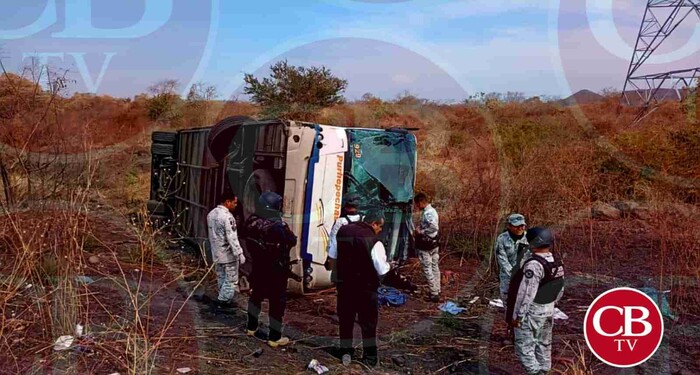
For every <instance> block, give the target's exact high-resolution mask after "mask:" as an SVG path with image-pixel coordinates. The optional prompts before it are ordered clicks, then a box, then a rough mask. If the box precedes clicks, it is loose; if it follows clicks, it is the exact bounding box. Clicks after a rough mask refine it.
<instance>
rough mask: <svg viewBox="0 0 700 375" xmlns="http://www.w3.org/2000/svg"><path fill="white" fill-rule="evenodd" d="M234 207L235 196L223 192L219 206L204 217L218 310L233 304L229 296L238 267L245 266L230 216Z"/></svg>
mask: <svg viewBox="0 0 700 375" xmlns="http://www.w3.org/2000/svg"><path fill="white" fill-rule="evenodd" d="M237 204H238V198H237V197H236V195H235V194H232V193H224V194H223V195H222V196H221V204H219V205H218V206H216V207H215V208H214V209H213V210H211V211H210V212H209V214H208V215H207V229H208V234H209V244H210V246H211V254H212V258H213V260H214V263H215V264H216V275H217V280H218V284H219V296H218V299H217V304H218V306H219V307H232V306H234V305H235V303H234V301H233V296H234V294H235V293H236V286H237V285H238V267H239V266H240V265H242V264H243V263H245V256H244V255H243V248H242V247H241V244H240V243H239V242H238V232H237V230H236V219H234V217H233V214H231V211H233V210H234V209H235V208H236V205H237Z"/></svg>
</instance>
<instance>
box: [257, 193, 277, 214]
mask: <svg viewBox="0 0 700 375" xmlns="http://www.w3.org/2000/svg"><path fill="white" fill-rule="evenodd" d="M258 202H259V203H260V205H261V206H262V208H265V209H267V210H271V211H279V210H281V209H282V197H281V196H280V195H279V194H277V193H275V192H274V191H266V192H264V193H262V194H260V198H259V199H258Z"/></svg>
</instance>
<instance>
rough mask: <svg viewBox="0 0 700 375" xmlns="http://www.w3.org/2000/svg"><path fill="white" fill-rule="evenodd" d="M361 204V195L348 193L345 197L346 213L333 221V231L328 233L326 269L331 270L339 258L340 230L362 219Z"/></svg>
mask: <svg viewBox="0 0 700 375" xmlns="http://www.w3.org/2000/svg"><path fill="white" fill-rule="evenodd" d="M359 204H360V196H359V195H357V194H348V195H347V196H346V197H345V206H344V207H343V209H344V210H345V212H344V214H343V215H342V216H341V217H339V218H338V219H337V220H336V221H335V223H333V227H332V228H331V232H330V234H329V235H328V258H327V259H326V264H325V266H326V269H327V270H329V271H330V270H332V269H334V268H335V261H336V259H338V240H337V236H338V231H339V230H340V228H342V227H343V226H344V225H348V224H350V223H355V222H358V221H360V220H361V219H362V215H360V213H359V212H358V206H359Z"/></svg>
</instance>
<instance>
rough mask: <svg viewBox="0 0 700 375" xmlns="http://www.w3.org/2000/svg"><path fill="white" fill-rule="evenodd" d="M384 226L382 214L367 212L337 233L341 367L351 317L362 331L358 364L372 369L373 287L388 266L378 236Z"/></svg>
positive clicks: (348, 352)
mask: <svg viewBox="0 0 700 375" xmlns="http://www.w3.org/2000/svg"><path fill="white" fill-rule="evenodd" d="M383 226H384V214H383V213H382V212H381V211H380V210H370V211H369V212H367V214H366V215H365V217H364V218H363V220H362V221H361V222H354V223H350V224H347V225H345V226H343V227H342V228H340V230H339V231H338V260H337V265H336V269H337V271H338V281H337V286H338V304H337V305H338V306H337V308H338V320H339V325H340V348H341V355H342V357H341V358H342V361H343V364H345V365H348V364H349V363H350V361H351V358H352V355H353V347H352V340H353V333H352V331H353V327H354V324H355V318H356V317H357V321H358V322H359V324H360V328H361V329H362V347H363V357H362V361H363V362H364V363H365V364H367V365H369V366H376V365H377V363H378V357H377V322H378V320H379V307H378V304H377V288H378V287H379V284H380V281H381V279H382V278H383V277H384V275H386V274H387V272H389V270H390V268H391V266H390V265H389V264H388V263H387V261H386V250H385V248H384V244H383V243H382V242H381V241H380V239H379V237H378V235H379V233H380V232H381V231H382V227H383Z"/></svg>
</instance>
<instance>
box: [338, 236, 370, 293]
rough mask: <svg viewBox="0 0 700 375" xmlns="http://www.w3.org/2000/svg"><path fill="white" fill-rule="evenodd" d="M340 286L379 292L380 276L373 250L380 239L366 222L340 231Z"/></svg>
mask: <svg viewBox="0 0 700 375" xmlns="http://www.w3.org/2000/svg"><path fill="white" fill-rule="evenodd" d="M337 240H338V261H337V265H336V269H337V270H338V286H339V287H342V286H347V287H350V288H354V289H360V290H363V289H369V290H377V287H378V286H379V276H378V275H377V271H376V270H375V269H374V262H373V261H372V248H373V247H374V245H375V244H376V243H377V242H379V238H378V237H377V235H376V234H375V233H374V230H372V227H371V226H370V225H369V224H367V223H364V222H354V223H350V224H348V225H344V226H343V227H342V228H340V230H339V231H338V236H337Z"/></svg>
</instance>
